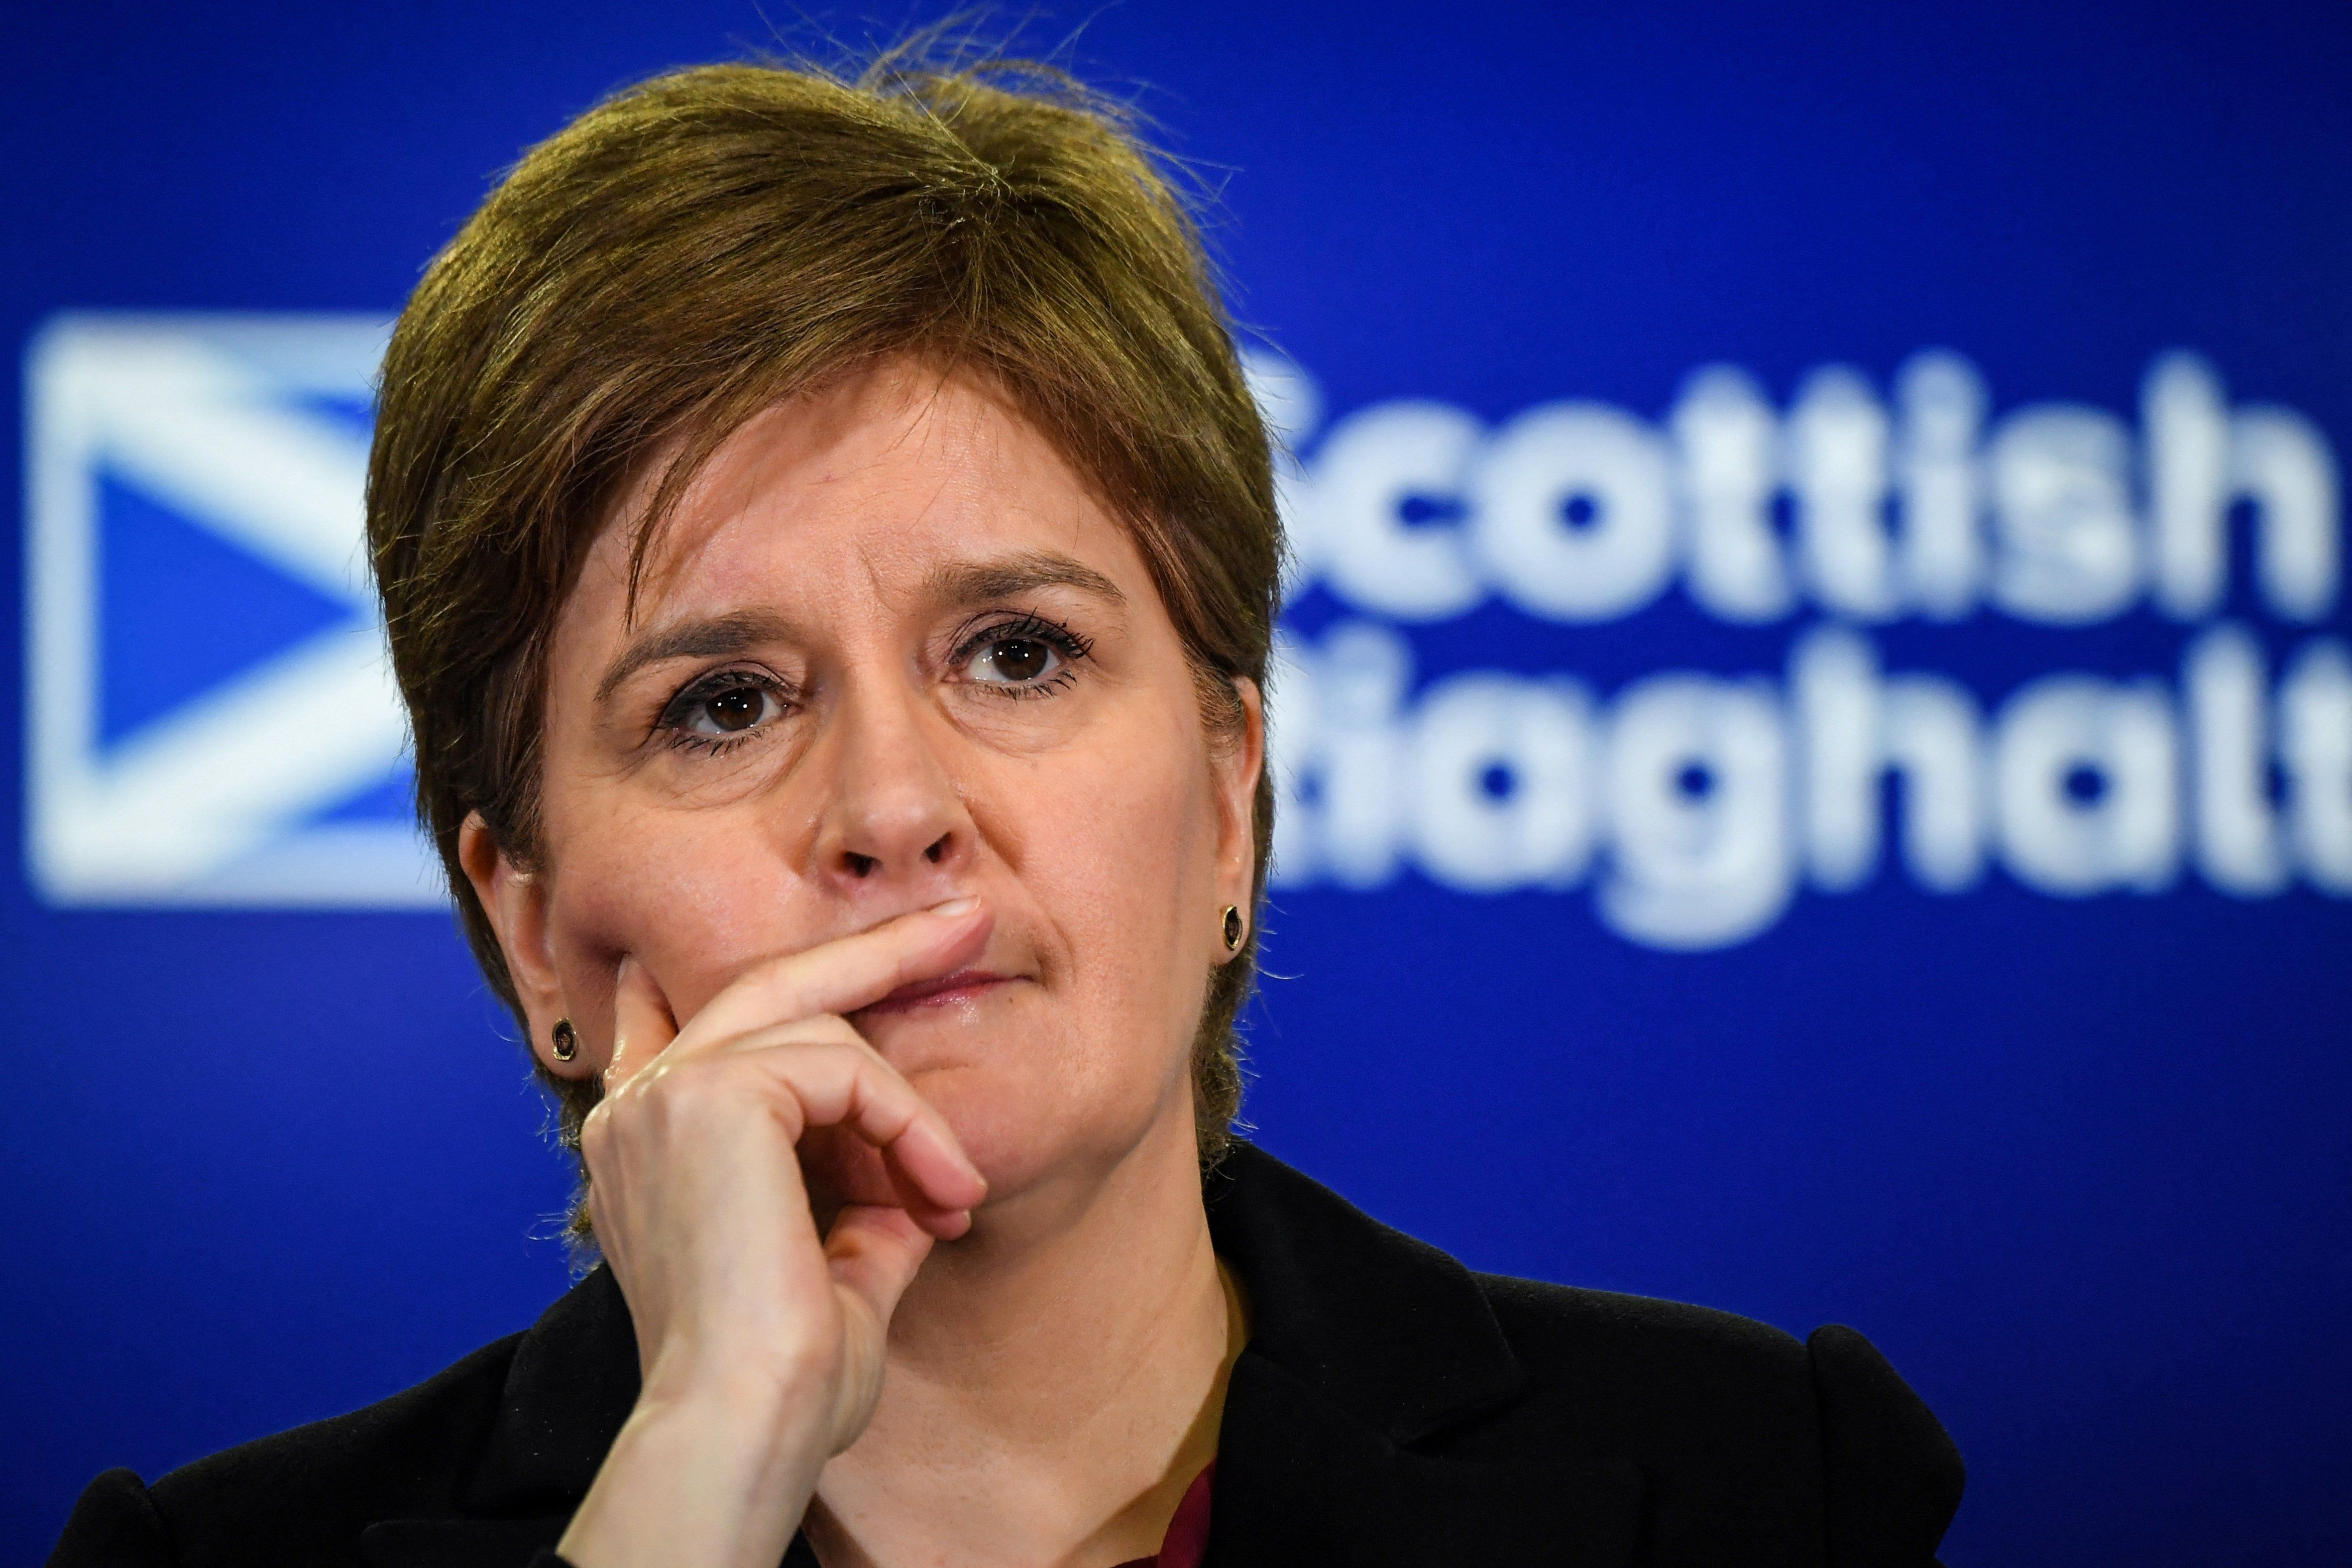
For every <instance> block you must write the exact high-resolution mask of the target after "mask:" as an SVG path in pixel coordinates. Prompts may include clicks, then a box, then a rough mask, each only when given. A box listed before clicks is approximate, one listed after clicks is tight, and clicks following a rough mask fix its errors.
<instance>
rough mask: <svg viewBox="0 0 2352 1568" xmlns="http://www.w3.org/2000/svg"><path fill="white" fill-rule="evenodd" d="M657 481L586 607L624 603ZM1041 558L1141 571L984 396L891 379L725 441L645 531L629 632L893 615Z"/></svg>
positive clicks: (989, 395)
mask: <svg viewBox="0 0 2352 1568" xmlns="http://www.w3.org/2000/svg"><path fill="white" fill-rule="evenodd" d="M659 477H660V475H659V465H658V464H656V465H655V472H654V473H653V474H652V475H651V476H650V477H648V478H646V479H643V480H641V481H640V482H639V483H638V485H637V486H635V488H633V489H632V490H631V491H630V492H629V493H628V494H627V495H625V497H624V498H623V500H622V501H621V504H620V505H619V506H618V507H616V508H615V509H614V522H613V523H612V524H610V525H608V526H607V527H606V528H605V529H604V531H603V533H602V535H601V536H600V537H599V538H598V540H597V541H596V543H595V545H594V546H593V549H592V551H591V555H590V562H589V567H590V570H589V572H588V573H587V574H585V576H584V577H583V582H582V584H581V588H582V590H583V597H586V596H591V595H594V596H599V597H604V596H609V595H610V591H611V590H612V589H614V588H616V587H624V586H625V581H626V575H627V558H628V554H629V551H630V548H631V546H632V543H633V542H634V537H635V520H636V519H637V518H640V517H642V516H643V513H644V510H645V508H646V505H647V504H648V503H649V502H650V500H651V499H652V492H653V490H654V489H655V488H656V485H657V484H658V481H659ZM1041 549H1043V550H1052V551H1055V552H1061V553H1064V554H1067V555H1070V556H1074V557H1076V558H1077V559H1079V560H1081V561H1085V562H1087V563H1089V564H1092V565H1095V566H1096V567H1097V568H1098V569H1099V570H1101V571H1103V572H1104V573H1105V574H1108V575H1110V576H1112V577H1113V578H1114V580H1116V581H1119V582H1121V583H1128V582H1129V580H1130V578H1131V577H1132V576H1133V575H1134V574H1135V573H1138V572H1139V571H1140V570H1141V558H1140V556H1139V554H1138V553H1137V552H1136V551H1135V549H1134V546H1133V543H1132V542H1131V541H1130V540H1129V538H1128V534H1127V531H1126V529H1125V528H1123V527H1122V526H1120V525H1119V523H1118V521H1117V520H1116V519H1115V518H1114V517H1113V515H1112V514H1111V512H1110V511H1109V510H1108V507H1107V506H1106V505H1105V504H1104V503H1103V501H1102V500H1101V499H1100V498H1099V496H1098V495H1097V492H1096V491H1095V489H1094V488H1093V487H1092V486H1091V485H1089V484H1088V483H1087V481H1086V480H1085V479H1084V478H1083V477H1082V476H1081V475H1080V474H1079V473H1078V472H1077V471H1076V469H1075V468H1072V467H1071V466H1070V464H1069V463H1068V461H1067V460H1066V458H1064V457H1063V456H1062V454H1061V452H1060V450H1059V448H1058V447H1056V446H1055V444H1054V443H1053V442H1052V441H1051V440H1050V439H1048V438H1047V437H1045V435H1044V434H1043V433H1042V432H1041V431H1039V430H1038V429H1037V427H1036V426H1034V425H1033V424H1032V423H1031V422H1030V421H1029V420H1028V419H1027V418H1025V417H1024V416H1023V415H1022V414H1021V413H1020V412H1019V411H1018V409H1017V408H1016V407H1015V406H1014V405H1013V403H1012V402H1011V400H1010V399H1009V398H1007V397H1006V396H1004V395H1003V394H1002V393H1001V392H1000V391H999V390H997V389H996V388H995V387H994V386H993V385H992V384H990V383H989V382H987V381H986V380H985V379H983V378H982V377H979V376H977V375H973V374H966V373H962V372H943V371H940V370H939V369H936V368H933V367H930V366H928V365H925V364H923V363H919V362H914V361H899V362H892V363H885V364H882V365H878V366H876V367H874V368H872V369H868V370H863V371H860V372H858V373H856V374H852V375H847V376H844V377H842V378H840V379H839V380H837V381H835V382H833V383H830V384H826V385H825V386H824V387H823V388H821V389H819V390H818V391H816V392H814V393H811V394H807V395H802V396H799V397H795V398H793V399H791V400H790V401H787V402H784V403H781V404H778V405H775V406H773V407H772V408H769V409H767V410H765V411H763V412H761V414H759V415H757V416H754V417H753V418H752V419H751V420H749V421H748V422H746V423H745V424H744V425H743V426H742V427H741V428H740V429H738V430H736V431H735V432H734V433H733V434H732V435H730V437H728V439H727V440H726V441H725V442H724V443H722V444H721V445H720V447H719V448H718V450H717V451H716V452H714V453H713V454H712V456H711V458H709V461H707V462H706V463H705V464H704V465H703V466H702V468H700V469H699V470H698V472H697V473H696V475H695V477H694V479H693V480H692V481H691V483H689V484H688V486H687V487H686V488H685V489H684V491H683V492H682V493H681V495H680V496H679V499H678V501H677V506H676V507H675V508H674V510H672V511H671V513H670V515H669V516H668V517H667V518H666V519H665V520H663V521H662V522H661V524H660V525H659V527H658V528H657V529H656V532H655V534H654V536H653V538H652V541H651V542H650V544H649V547H648V548H647V550H646V557H645V563H644V566H643V571H642V574H641V576H640V579H639V584H638V593H637V598H636V603H635V610H634V613H633V614H632V615H631V616H630V617H629V618H630V619H631V620H633V621H635V622H637V623H643V622H645V621H646V620H647V619H649V618H652V619H658V618H661V616H663V614H664V611H665V609H666V608H671V607H677V606H681V605H686V604H694V605H708V604H711V603H714V602H736V601H743V600H748V599H751V598H758V599H761V600H764V601H770V602H772V601H773V600H775V599H776V598H777V597H778V596H780V595H781V596H783V597H786V598H795V599H807V600H822V599H825V598H827V597H837V596H838V595H842V594H844V593H846V592H862V593H866V594H880V595H884V596H887V597H896V596H900V595H907V594H910V593H914V592H916V591H918V590H919V588H920V587H921V586H922V584H925V583H926V582H928V581H934V580H936V579H937V577H938V574H939V571H940V567H941V566H942V565H945V564H948V563H953V562H957V561H985V560H988V559H992V558H995V557H1001V556H1003V555H1005V554H1007V553H1010V552H1034V551H1038V550H1041ZM599 580H601V586H602V587H603V588H604V590H605V592H604V594H601V595H600V594H599V593H598V588H599V585H600V583H599Z"/></svg>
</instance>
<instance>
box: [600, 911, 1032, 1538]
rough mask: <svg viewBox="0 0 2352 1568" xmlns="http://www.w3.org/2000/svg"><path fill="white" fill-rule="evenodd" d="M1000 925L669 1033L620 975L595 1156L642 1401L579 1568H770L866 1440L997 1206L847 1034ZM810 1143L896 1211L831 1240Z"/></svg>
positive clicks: (855, 1222) (924, 934)
mask: <svg viewBox="0 0 2352 1568" xmlns="http://www.w3.org/2000/svg"><path fill="white" fill-rule="evenodd" d="M989 924H990V921H989V919H988V917H987V915H986V912H985V911H984V910H982V908H981V907H980V905H979V903H978V901H977V900H971V899H963V900H955V901H954V902H951V903H949V904H944V905H941V906H940V908H939V909H937V910H924V911H920V912H918V913H914V914H908V915H904V916H901V917H899V918H898V919H897V920H894V921H889V922H887V923H886V924H884V925H880V926H877V927H875V928H874V929H873V930H871V931H862V932H860V933H858V934H857V935H856V936H850V937H845V938H842V939H841V940H839V941H837V942H827V943H825V944H824V945H823V946H820V947H814V948H811V949H809V950H808V951H807V952H799V953H793V954H791V955H789V956H787V957H784V958H780V959H776V960H773V961H772V962H770V963H765V964H762V965H761V966H760V967H759V968H757V969H754V970H752V971H751V973H747V974H745V975H743V976H741V977H740V978H739V979H738V980H736V981H735V982H734V983H733V984H730V985H729V986H728V987H727V989H726V990H724V991H722V992H720V993H719V995H718V996H716V997H714V998H713V999H712V1000H711V1001H710V1003H709V1005H706V1006H705V1007H704V1008H703V1009H702V1011H701V1012H699V1013H698V1014H697V1015H695V1016H694V1018H693V1019H692V1021H690V1022H689V1023H688V1025H687V1026H686V1027H685V1028H684V1029H682V1030H675V1031H674V1029H673V1026H672V1024H671V1020H670V1012H669V1008H668V1005H667V1003H666V1002H665V1001H664V999H663V997H662V995H661V993H660V990H659V988H658V987H657V986H656V985H655V984H654V983H653V981H652V979H651V977H650V976H649V975H647V974H646V972H645V970H644V969H643V967H642V966H640V965H639V964H637V963H635V961H634V960H625V961H624V962H623V963H622V966H621V972H620V975H619V982H618V985H617V989H616V994H615V998H614V1046H613V1055H612V1058H611V1065H610V1066H609V1068H607V1069H606V1075H605V1086H606V1087H605V1096H604V1101H603V1103H601V1104H600V1105H598V1106H597V1108H596V1109H595V1110H594V1111H593V1112H592V1113H591V1114H590V1116H589V1118H588V1121H587V1122H586V1124H585V1126H583V1129H582V1131H581V1151H582V1153H583V1156H584V1157H585V1159H586V1162H587V1165H588V1177H589V1189H588V1191H589V1204H588V1207H589V1214H590V1215H591V1217H592V1218H593V1220H594V1222H595V1226H596V1237H597V1240H598V1242H599V1244H600V1245H601V1246H602V1247H603V1248H604V1256H605V1258H606V1259H607V1260H608V1261H609V1262H610V1263H611V1264H612V1267H613V1272H614V1277H615V1278H616V1279H618V1280H619V1281H620V1285H621V1289H622V1293H623V1294H624V1295H625V1296H626V1297H627V1299H628V1302H629V1310H630V1313H631V1315H632V1317H633V1318H634V1320H635V1324H636V1332H637V1353H638V1358H639V1364H640V1366H641V1367H642V1369H643V1372H644V1379H645V1382H644V1390H643V1392H642V1394H640V1395H639V1398H638V1402H637V1407H636V1409H635V1412H634V1413H633V1414H632V1415H631V1416H630V1419H629V1422H628V1425H627V1426H625V1427H624V1428H623V1430H622V1434H621V1436H620V1438H619V1439H618V1440H616V1441H615V1442H614V1446H613V1449H612V1451H611V1453H610V1454H609V1455H608V1456H607V1457H606V1458H605V1462H604V1468H603V1469H602V1470H600V1471H599V1472H598V1475H597V1479H596V1483H595V1485H594V1486H593V1488H592V1489H590V1491H589V1494H588V1498H587V1500H585V1501H584V1502H583V1504H582V1505H581V1509H580V1511H579V1512H578V1513H577V1514H575V1515H574V1516H573V1518H572V1527H571V1529H570V1530H569V1531H567V1532H566V1533H565V1535H564V1538H563V1542H562V1547H561V1550H562V1553H563V1555H564V1556H565V1557H567V1558H569V1559H570V1560H571V1561H572V1563H576V1564H578V1565H579V1568H607V1565H612V1568H618V1565H620V1564H625V1563H629V1564H634V1563H647V1562H655V1561H659V1562H665V1563H696V1564H709V1565H710V1568H717V1565H719V1564H722V1563H723V1564H730V1565H731V1564H736V1563H742V1564H756V1565H757V1568H772V1564H773V1563H775V1562H776V1561H777V1560H778V1559H779V1558H780V1557H782V1554H783V1549H784V1544H785V1542H787V1541H788V1540H789V1539H790V1537H791V1532H792V1531H793V1529H794V1528H795V1527H796V1526H797V1524H798V1522H799V1520H800V1516H801V1513H802V1511H803V1510H804V1509H805V1507H806V1506H807V1500H808V1498H809V1495H810V1493H811V1492H812V1491H813V1490H814V1488H815V1485H816V1478H817V1472H818V1471H819V1470H820V1469H822V1468H823V1467H824V1461H825V1460H826V1459H828V1458H831V1457H832V1456H833V1455H834V1454H835V1453H838V1452H839V1451H840V1450H841V1449H843V1448H845V1447H848V1445H849V1444H850V1443H851V1442H852V1441H853V1440H855V1439H856V1436H857V1434H858V1433H859V1432H860V1431H862V1430H863V1429H864V1427H865V1425H866V1420H867V1418H868V1417H869V1416H870V1415H872V1414H873V1410H874V1404H875V1401H876V1399H877V1397H878V1395H879V1394H880V1392H881V1385H882V1365H883V1351H884V1345H885V1341H886V1336H887V1330H888V1326H889V1321H890V1313H891V1311H892V1310H893V1309H894V1308H896V1306H897V1305H898V1297H899V1295H900V1294H901V1292H903V1291H904V1290H905V1289H906V1288H907V1285H908V1283H909V1282H910V1281H911V1280H912V1279H914V1277H915V1271H916V1269H917V1268H919V1267H921V1265H922V1261H923V1259H924V1258H925V1257H926V1256H928V1255H929V1251H930V1247H931V1244H932V1242H933V1240H934V1239H935V1238H947V1237H957V1236H961V1235H962V1234H963V1232H964V1231H965V1230H966V1229H967V1228H968V1227H969V1226H970V1225H971V1212H970V1211H971V1207H972V1205H975V1204H977V1203H978V1202H979V1201H980V1199H981V1197H982V1194H983V1193H984V1192H985V1190H986V1184H985V1183H983V1182H982V1179H981V1176H980V1173H979V1172H978V1171H976V1170H975V1169H974V1168H973V1167H972V1165H971V1161H970V1160H969V1159H967V1158H966V1157H965V1155H964V1153H963V1151H962V1149H961V1147H960V1146H959V1145H958V1143H957V1142H956V1139H955V1134H954V1133H953V1132H952V1131H950V1130H949V1128H948V1125H947V1123H946V1121H944V1120H943V1119H942V1118H941V1117H940V1114H939V1112H938V1111H937V1110H934V1109H932V1107H931V1106H929V1104H928V1103H926V1102H925V1101H924V1100H923V1099H922V1098H921V1097H920V1096H919V1095H918V1094H917V1093H916V1092H915V1091H914V1089H912V1088H911V1087H910V1086H909V1085H908V1083H907V1081H906V1080H905V1079H902V1078H901V1077H899V1076H898V1072H897V1071H896V1070H894V1069H893V1068H891V1067H890V1065H889V1064H888V1063H887V1062H885V1061H884V1060H883V1059H882V1058H881V1057H880V1056H879V1055H878V1054H877V1053H876V1051H875V1050H874V1048H873V1047H871V1046H869V1045H867V1044H866V1041H865V1040H864V1038H862V1037H860V1036H859V1035H858V1033H857V1031H856V1029H855V1028H853V1027H851V1026H850V1025H849V1023H848V1021H847V1020H846V1018H845V1017H844V1016H843V1015H844V1014H846V1013H850V1012H854V1011H856V1009H857V1008H859V1007H863V1006H866V1005H868V1004H871V1003H873V1002H877V1001H879V1000H880V999H881V998H882V997H884V996H885V995H887V994H889V993H890V992H891V991H893V990H895V989H897V988H898V986H900V985H903V984H908V982H910V981H916V980H923V979H929V978H931V977H933V976H936V975H940V974H945V973H950V972H952V971H953V970H954V969H955V968H957V967H958V966H959V965H961V964H962V963H966V962H968V961H969V960H970V959H971V957H972V956H973V955H974V954H975V953H976V952H978V951H979V949H980V947H981V946H982V944H983V943H984V942H986V940H987V935H988V929H989ZM673 1035H674V1037H673ZM816 1129H835V1130H837V1132H838V1135H846V1136H852V1137H855V1138H857V1139H860V1140H863V1141H864V1142H866V1143H867V1144H869V1145H871V1146H872V1147H873V1148H874V1149H875V1150H876V1151H877V1152H878V1153H879V1155H880V1157H881V1163H882V1166H883V1168H884V1170H885V1171H886V1172H887V1173H888V1176H889V1180H890V1184H891V1187H892V1190H893V1192H894V1193H895V1194H896V1195H897V1197H898V1206H895V1207H889V1206H880V1205H855V1204H853V1205H847V1206H845V1207H844V1208H843V1209H842V1210H841V1211H840V1213H839V1214H838V1215H836V1216H835V1218H834V1220H833V1223H832V1225H831V1226H830V1227H829V1228H828V1229H827V1230H826V1232H825V1233H824V1235H823V1236H822V1237H820V1236H819V1235H818V1233H817V1228H816V1220H815V1218H814V1215H813V1214H812V1212H811V1209H810V1203H809V1194H808V1191H807V1188H806V1185H805V1184H804V1182H803V1176H802V1170H801V1163H800V1159H799V1146H800V1143H801V1141H802V1139H803V1136H804V1135H805V1134H807V1133H809V1132H810V1131H813V1130H816Z"/></svg>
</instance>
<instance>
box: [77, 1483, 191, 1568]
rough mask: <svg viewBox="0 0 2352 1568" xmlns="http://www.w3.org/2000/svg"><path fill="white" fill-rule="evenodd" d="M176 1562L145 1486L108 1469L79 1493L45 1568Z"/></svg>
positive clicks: (155, 1566) (161, 1566) (145, 1567)
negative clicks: (78, 1497)
mask: <svg viewBox="0 0 2352 1568" xmlns="http://www.w3.org/2000/svg"><path fill="white" fill-rule="evenodd" d="M178 1561H179V1557H178V1554H177V1553H176V1552H173V1549H172V1537H171V1533H170V1531H166V1530H165V1529H164V1528H163V1516H162V1515H161V1514H159V1513H157V1512H156V1511H155V1500H154V1498H153V1496H152V1495H151V1494H150V1493H149V1492H148V1490H147V1486H146V1483H145V1482H143V1481H142V1480H141V1479H139V1477H138V1474H137V1473H136V1472H135V1471H131V1470H108V1471H107V1472H106V1473H105V1474H103V1475H101V1476H100V1477H99V1478H98V1479H96V1480H94V1481H92V1482H90V1483H89V1486H87V1487H85V1488H84V1489H82V1494H81V1497H80V1499H79V1500H78V1501H76V1502H75V1504H74V1510H73V1514H72V1516H71V1517H70V1518H68V1520H67V1521H66V1528H65V1533H64V1534H62V1535H60V1536H58V1544H57V1548H56V1550H55V1551H53V1552H50V1553H49V1568H172V1565H173V1564H174V1563H177V1562H178Z"/></svg>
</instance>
